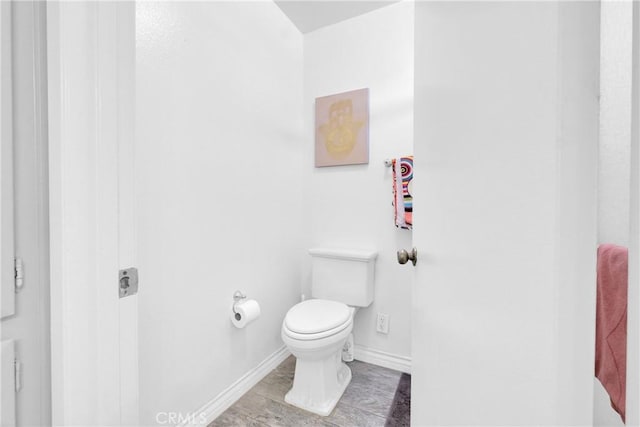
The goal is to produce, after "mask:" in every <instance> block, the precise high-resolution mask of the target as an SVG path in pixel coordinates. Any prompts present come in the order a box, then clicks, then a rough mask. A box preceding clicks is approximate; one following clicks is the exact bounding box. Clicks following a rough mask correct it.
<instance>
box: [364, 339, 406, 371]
mask: <svg viewBox="0 0 640 427" xmlns="http://www.w3.org/2000/svg"><path fill="white" fill-rule="evenodd" d="M354 351H355V353H354V357H355V359H356V360H359V361H361V362H366V363H371V364H372V365H377V366H382V367H383V368H389V369H394V370H396V371H400V372H405V373H407V374H410V373H411V358H410V357H407V356H400V355H397V354H391V353H387V352H384V351H380V350H375V349H373V348H369V347H363V346H361V345H357V344H356V345H355V346H354Z"/></svg>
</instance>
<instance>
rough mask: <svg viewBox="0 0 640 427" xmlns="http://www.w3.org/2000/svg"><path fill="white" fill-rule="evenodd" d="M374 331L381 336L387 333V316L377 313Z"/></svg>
mask: <svg viewBox="0 0 640 427" xmlns="http://www.w3.org/2000/svg"><path fill="white" fill-rule="evenodd" d="M376 331H378V332H381V333H383V334H388V333H389V315H388V314H384V313H378V317H377V318H376Z"/></svg>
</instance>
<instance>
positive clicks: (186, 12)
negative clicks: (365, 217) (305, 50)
mask: <svg viewBox="0 0 640 427" xmlns="http://www.w3.org/2000/svg"><path fill="white" fill-rule="evenodd" d="M136 18H137V22H136V23H137V61H136V65H137V71H136V72H137V80H136V88H137V113H136V114H137V126H136V127H137V139H136V144H137V147H136V162H137V168H138V172H137V177H138V182H137V188H138V190H139V191H138V215H139V216H138V218H139V221H138V236H137V238H138V242H137V244H138V247H137V252H138V259H139V270H140V277H141V287H140V292H139V304H140V305H139V309H140V320H139V322H140V323H139V340H140V347H139V351H140V354H139V356H140V424H141V425H151V424H155V423H156V421H155V417H156V413H157V412H159V411H177V412H182V413H183V414H186V413H188V412H190V411H194V410H196V409H197V408H199V407H200V406H201V405H203V404H205V403H207V402H208V401H210V400H211V399H213V398H214V397H215V396H216V395H217V394H218V393H219V392H221V391H222V390H224V389H225V388H226V387H228V386H230V385H231V384H232V383H233V382H235V381H236V380H237V379H238V378H240V377H241V376H242V375H243V374H244V373H246V372H247V371H249V370H250V369H251V368H254V367H255V366H256V365H258V363H260V362H261V361H262V360H264V359H265V358H267V357H268V356H269V355H271V354H272V353H274V352H275V351H276V350H278V349H280V348H281V347H282V345H283V343H282V340H281V338H280V330H281V324H282V320H283V318H284V315H285V313H286V311H287V310H288V309H289V308H290V307H291V306H293V305H294V304H295V303H296V302H297V301H298V298H299V289H300V280H301V274H300V271H301V269H300V261H301V260H302V259H303V258H304V255H305V252H304V250H303V242H302V230H303V228H306V227H309V226H310V224H309V223H308V221H304V222H303V219H302V216H301V212H302V201H301V199H302V181H301V179H300V178H301V176H302V170H303V168H307V167H309V165H307V164H305V162H304V161H303V151H304V145H305V141H304V140H303V138H301V129H302V119H301V114H300V111H301V108H302V105H301V100H302V76H303V73H302V70H303V68H302V67H303V64H302V47H303V46H302V35H301V34H300V33H299V32H298V30H297V29H296V28H295V27H294V26H293V24H292V23H291V22H290V21H289V20H288V19H287V18H286V16H285V15H284V14H283V13H282V11H281V10H280V9H279V8H278V7H277V6H276V5H275V4H273V3H271V2H251V3H246V2H193V3H180V2H158V3H152V2H140V3H137V13H136ZM235 290H241V291H243V292H245V293H246V294H247V295H248V296H249V297H250V298H255V299H256V300H258V302H259V303H260V304H261V308H262V316H261V317H260V318H259V319H258V320H257V321H256V322H254V323H253V324H251V325H249V326H248V327H247V328H246V329H244V330H239V329H235V328H234V327H233V326H232V325H231V322H230V314H231V304H232V302H233V300H232V295H233V293H234V291H235Z"/></svg>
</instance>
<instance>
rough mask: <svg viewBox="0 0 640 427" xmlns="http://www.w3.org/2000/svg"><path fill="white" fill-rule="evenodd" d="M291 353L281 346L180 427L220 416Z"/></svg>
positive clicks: (194, 426) (196, 426) (198, 425)
mask: <svg viewBox="0 0 640 427" xmlns="http://www.w3.org/2000/svg"><path fill="white" fill-rule="evenodd" d="M290 354H291V353H289V350H287V347H286V346H284V345H283V346H282V347H280V348H279V349H278V350H276V352H275V353H273V354H272V355H270V356H269V357H267V358H266V359H265V360H263V361H262V362H260V364H259V365H258V366H256V367H255V368H253V369H252V370H250V371H249V372H247V373H246V374H244V375H243V376H242V377H240V379H238V380H237V381H236V382H234V383H233V384H231V385H230V386H229V387H227V388H226V389H225V390H223V391H222V392H221V393H220V394H218V395H217V396H216V397H214V398H213V399H212V400H211V401H209V402H207V403H205V404H204V405H203V406H202V407H201V408H200V409H198V410H197V411H196V412H195V413H194V414H195V415H194V416H192V417H189V419H188V420H186V421H184V422H183V423H181V424H179V426H180V427H202V426H205V425H208V424H209V423H211V422H212V421H213V420H215V419H216V418H218V417H219V416H220V415H221V414H222V413H223V412H224V411H226V410H227V409H228V408H229V407H230V406H231V405H233V404H234V403H235V402H236V401H238V399H240V398H241V397H242V396H243V395H244V394H245V393H246V392H248V391H249V390H251V388H252V387H253V386H254V385H256V384H258V383H259V382H260V380H262V379H263V378H264V377H266V376H267V375H268V374H269V372H271V371H272V370H274V369H275V368H277V367H278V365H280V364H281V363H282V362H284V360H285V359H286V358H287V357H289V355H290Z"/></svg>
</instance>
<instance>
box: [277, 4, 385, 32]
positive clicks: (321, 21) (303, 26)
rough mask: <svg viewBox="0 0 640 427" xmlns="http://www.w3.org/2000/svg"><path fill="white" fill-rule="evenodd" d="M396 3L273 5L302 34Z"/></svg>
mask: <svg viewBox="0 0 640 427" xmlns="http://www.w3.org/2000/svg"><path fill="white" fill-rule="evenodd" d="M397 1H398V0H395V1H383V0H380V1H370V0H324V1H322V0H275V3H276V4H277V5H278V6H279V7H280V9H282V11H283V12H284V13H285V14H286V15H287V16H288V17H289V19H291V21H292V22H293V23H294V24H295V26H296V27H298V29H299V30H300V31H301V32H302V33H309V32H311V31H313V30H317V29H318V28H322V27H326V26H327V25H331V24H335V23H336V22H340V21H344V20H345V19H349V18H353V17H354V16H358V15H362V14H364V13H367V12H370V11H372V10H374V9H378V8H381V7H384V6H387V5H390V4H392V3H396V2H397Z"/></svg>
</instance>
